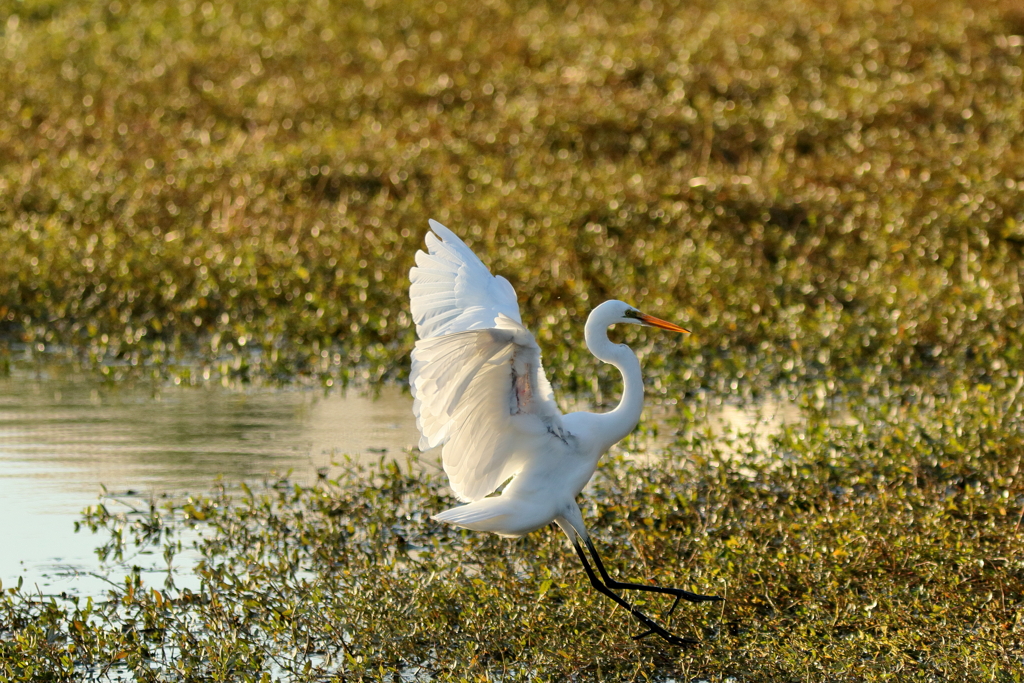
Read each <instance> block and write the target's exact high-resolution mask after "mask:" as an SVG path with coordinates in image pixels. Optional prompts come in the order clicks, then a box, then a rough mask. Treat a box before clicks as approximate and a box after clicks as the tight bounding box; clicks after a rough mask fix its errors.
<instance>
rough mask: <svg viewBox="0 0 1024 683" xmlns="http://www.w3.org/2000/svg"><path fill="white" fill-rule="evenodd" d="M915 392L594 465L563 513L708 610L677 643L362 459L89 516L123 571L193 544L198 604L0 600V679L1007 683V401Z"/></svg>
mask: <svg viewBox="0 0 1024 683" xmlns="http://www.w3.org/2000/svg"><path fill="white" fill-rule="evenodd" d="M917 389H918V391H917V394H916V399H915V400H906V401H903V402H894V403H884V404H880V403H876V405H875V406H874V407H870V404H869V403H867V402H860V403H858V404H857V407H856V408H854V409H853V410H852V412H851V414H849V415H847V416H846V418H845V419H844V420H843V421H842V422H841V423H839V422H835V421H830V420H829V419H828V418H829V415H828V414H826V413H825V412H816V411H814V409H813V408H811V407H809V410H810V415H811V417H810V419H809V421H808V423H807V424H802V425H800V426H799V427H797V428H790V429H787V430H784V431H783V432H782V433H781V434H779V435H778V436H777V437H775V438H774V439H772V440H771V442H770V443H768V444H765V445H764V446H758V445H757V444H756V443H753V442H748V441H747V440H745V439H743V438H729V437H713V436H712V435H711V432H710V429H709V428H708V423H707V421H706V420H707V417H708V415H707V411H706V410H701V409H698V410H697V411H696V414H692V415H690V416H688V417H687V418H686V419H685V422H684V424H685V425H686V427H687V429H686V432H685V433H684V434H682V435H681V436H680V437H679V438H678V439H677V441H676V443H675V444H674V447H673V451H674V452H675V453H677V454H679V455H677V456H674V457H670V458H669V459H667V461H665V462H659V463H658V465H657V467H654V468H650V469H646V468H640V467H637V466H635V465H631V464H629V463H628V462H625V461H623V460H621V459H620V460H617V461H612V462H611V463H608V464H606V466H604V467H602V468H601V469H600V470H599V473H598V475H597V476H596V478H595V482H594V486H593V488H592V490H590V491H588V494H587V497H586V500H587V505H586V507H585V508H584V513H585V514H586V515H587V517H588V518H589V519H590V520H591V525H592V528H593V529H594V531H595V535H596V538H597V539H598V543H601V544H602V545H603V546H604V549H605V553H604V554H605V556H606V557H607V558H608V560H609V561H610V563H611V565H612V566H613V567H614V569H613V571H617V572H619V573H620V574H621V575H623V576H626V577H629V578H640V579H643V580H647V581H658V582H660V583H663V584H670V585H680V586H684V587H690V588H693V589H696V590H700V591H707V592H715V593H719V594H721V595H723V596H725V597H726V598H727V600H726V601H725V602H724V603H721V604H720V605H712V606H708V605H701V606H694V605H688V604H684V605H682V606H681V607H680V608H679V609H678V610H677V614H676V615H675V616H674V621H673V622H672V627H673V628H674V629H676V630H677V631H678V632H680V633H682V634H687V635H692V636H696V637H698V638H700V639H701V640H702V644H701V645H700V646H699V647H697V648H692V649H679V648H673V647H670V646H666V645H665V644H664V643H662V642H661V641H658V640H656V639H649V640H644V641H640V642H639V643H637V642H634V641H633V640H631V639H630V635H631V634H632V633H636V632H638V630H639V629H638V628H637V626H636V624H634V623H633V622H632V621H631V619H630V617H629V616H628V615H627V614H625V613H624V612H622V611H621V610H618V609H615V608H614V606H613V605H612V604H611V603H610V601H608V600H607V599H605V598H603V597H602V596H600V595H599V594H597V593H596V592H595V591H593V590H591V589H590V587H589V584H588V583H587V581H586V577H585V576H584V574H583V572H582V570H581V568H580V567H579V564H578V561H577V560H576V558H575V555H574V554H573V552H572V551H571V549H570V548H569V547H568V544H567V543H566V541H565V539H564V537H563V536H562V535H561V532H560V531H558V530H557V529H556V528H554V527H551V528H549V529H547V530H544V531H541V532H537V533H534V534H532V535H530V536H528V537H526V538H524V539H521V540H519V541H515V542H512V541H506V540H502V539H500V538H497V537H495V536H492V535H487V534H478V533H469V532H461V531H459V530H456V529H454V528H452V527H449V526H444V525H441V524H439V523H437V522H433V521H431V520H430V519H429V518H428V514H429V513H430V512H433V511H437V510H440V509H444V508H446V507H448V506H450V505H452V504H453V503H454V502H455V501H454V500H453V499H451V498H450V496H449V495H447V494H446V493H445V492H446V489H445V488H444V487H443V481H442V480H440V479H439V478H438V477H437V476H427V475H425V474H422V473H416V474H414V473H412V472H409V471H405V470H404V469H399V468H398V467H395V466H383V467H378V468H373V469H372V470H371V471H370V472H365V471H358V470H356V469H354V468H352V469H346V470H344V471H343V473H342V474H341V476H339V477H338V478H337V479H335V480H331V481H324V482H322V483H321V484H320V485H317V486H314V487H299V486H292V485H289V484H288V483H287V482H273V483H271V484H270V485H267V486H265V487H264V488H262V489H257V490H250V489H248V488H247V487H243V488H241V489H238V490H222V491H219V492H217V493H215V494H213V495H211V496H209V497H197V498H192V499H189V500H187V501H181V502H180V503H178V504H176V505H174V506H171V507H168V508H166V509H154V510H149V511H147V510H146V509H145V506H143V507H142V510H141V511H139V512H131V511H128V512H126V513H120V514H117V512H118V511H117V509H116V508H114V507H113V503H112V502H111V501H107V503H106V506H97V507H95V508H93V509H91V510H90V511H88V513H87V515H86V522H87V523H88V525H90V526H92V527H93V528H94V529H101V530H104V531H106V532H112V533H110V539H111V540H110V542H109V543H107V544H106V545H105V546H104V547H103V548H102V549H101V552H102V553H103V554H105V555H107V556H109V557H111V558H113V557H115V556H118V555H120V556H122V557H124V558H126V562H127V564H128V566H131V564H132V563H133V562H138V561H140V559H142V556H139V555H137V554H135V552H134V550H133V547H134V545H136V544H140V545H142V546H144V547H145V546H147V545H152V546H155V551H156V552H155V553H154V555H152V556H151V557H154V558H158V557H159V556H160V554H159V551H160V548H161V547H163V548H164V558H165V559H166V560H167V562H168V565H169V566H177V567H178V569H179V571H180V570H181V567H180V564H179V563H177V562H176V561H175V559H174V558H175V555H176V553H177V552H178V550H179V549H180V534H181V530H182V527H183V526H194V527H197V528H199V529H201V530H202V533H201V538H202V541H201V542H200V544H199V547H200V549H201V554H202V560H201V562H200V564H199V566H198V570H197V572H198V575H199V576H200V577H201V580H202V585H201V588H199V589H197V590H192V591H190V590H178V589H177V588H175V583H174V581H175V574H173V573H168V575H167V580H166V584H165V585H159V586H153V585H145V584H144V583H142V581H141V580H140V579H139V577H138V575H134V576H129V578H128V580H127V581H126V582H125V585H124V586H122V587H120V588H119V589H117V590H114V591H111V593H110V595H109V596H108V598H107V600H106V601H103V602H99V601H89V602H88V603H87V602H86V601H85V600H84V599H80V598H75V599H60V598H40V597H39V596H33V595H31V594H30V593H26V592H18V591H10V592H7V593H6V594H4V595H3V597H2V598H0V624H7V626H6V628H8V629H11V630H12V632H13V635H12V636H10V637H8V638H6V639H4V640H0V677H4V678H6V679H7V680H46V677H49V680H67V679H69V678H71V677H72V673H73V672H74V671H77V672H78V674H79V675H81V674H82V672H83V671H87V672H93V673H96V672H99V671H102V670H105V668H106V667H108V666H109V667H112V670H113V671H114V672H120V671H123V670H126V669H127V670H130V671H131V672H133V673H134V675H135V676H136V677H137V678H138V679H140V680H144V681H145V680H153V681H157V680H186V681H187V680H260V676H261V675H262V674H263V672H268V673H272V674H273V675H275V676H280V677H287V678H289V679H292V680H311V681H319V680H329V679H330V680H395V681H397V680H399V677H400V676H406V677H410V678H405V679H403V680H487V679H491V680H504V681H519V680H522V681H533V680H550V681H564V680H572V679H573V677H575V678H576V679H578V680H609V681H621V680H667V679H669V678H674V679H675V680H686V681H690V680H708V681H726V680H749V681H769V680H771V681H792V680H798V681H826V680H827V681H836V680H851V681H853V680H856V681H881V680H900V681H947V680H971V681H1021V680H1024V637H1022V636H1024V617H1022V614H1024V611H1022V606H1024V605H1022V597H1024V553H1022V552H1021V543H1020V525H1021V518H1022V514H1024V489H1022V486H1021V482H1020V480H1021V477H1020V471H1019V469H1020V465H1021V459H1022V456H1024V434H1022V433H1021V431H1020V430H1019V425H1020V424H1021V421H1022V413H1024V410H1022V409H1021V406H1020V402H1018V401H1016V400H1015V399H1016V398H1017V396H1018V393H1019V392H1020V389H1021V387H1020V385H1017V386H1015V387H1010V388H1008V389H1009V391H1003V390H999V391H997V390H996V389H995V388H990V387H966V386H946V387H938V386H928V387H925V386H922V387H918V388H917ZM1000 389H1004V388H1000ZM903 398H904V399H908V398H909V397H907V396H904V397H903ZM806 399H807V402H808V403H811V402H813V400H814V399H813V396H808V397H806ZM1008 423H1012V424H1014V425H1016V426H1017V427H1018V429H1016V430H1015V435H1014V436H1013V438H1011V439H1007V438H1006V437H1007V432H1006V425H1007V424H1008ZM675 426H677V427H678V426H679V425H678V424H677V425H675ZM108 506H109V507H108ZM157 563H158V564H159V563H160V562H159V560H158V561H157ZM647 599H648V600H651V598H647ZM646 607H647V609H649V610H651V611H658V610H661V611H664V610H665V609H667V607H668V603H667V602H666V603H662V602H649V603H647V605H646ZM30 667H33V668H30ZM335 675H336V676H338V678H337V679H332V678H331V676H335Z"/></svg>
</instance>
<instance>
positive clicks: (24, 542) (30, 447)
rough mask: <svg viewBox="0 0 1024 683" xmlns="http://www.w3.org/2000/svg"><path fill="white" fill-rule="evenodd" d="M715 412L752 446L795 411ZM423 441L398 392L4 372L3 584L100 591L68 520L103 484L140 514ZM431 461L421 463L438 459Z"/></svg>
mask: <svg viewBox="0 0 1024 683" xmlns="http://www.w3.org/2000/svg"><path fill="white" fill-rule="evenodd" d="M563 408H566V409H568V408H570V406H568V405H566V406H563ZM571 409H589V407H588V406H585V405H574V406H572V408H571ZM665 409H666V406H661V408H659V407H658V406H649V407H648V410H647V412H646V419H648V420H653V421H654V422H659V421H660V419H661V417H663V416H664V415H663V413H665ZM669 412H674V410H672V409H669ZM711 412H712V414H709V415H708V416H707V417H708V419H709V423H710V424H711V425H712V427H713V429H714V431H716V432H719V433H721V432H723V431H727V430H728V431H733V432H739V433H751V434H755V435H756V436H757V437H758V439H759V440H763V439H765V438H766V435H767V434H769V433H771V432H773V431H775V430H777V429H778V428H779V427H780V426H781V425H782V424H784V423H787V422H793V421H797V420H799V411H798V410H797V409H796V407H795V406H794V405H792V404H786V403H778V402H768V403H762V404H759V405H758V406H752V407H751V406H748V407H746V408H742V407H734V406H729V405H719V406H718V407H717V408H714V409H713V410H712V411H711ZM660 414H662V415H661V416H660V417H659V415H660ZM656 431H657V430H656ZM660 434H661V436H654V437H650V438H642V437H640V436H639V434H636V435H634V437H632V439H631V444H632V447H633V448H636V449H637V450H636V452H635V453H632V455H637V456H640V457H641V458H642V459H644V460H650V459H652V458H653V459H656V458H658V457H659V455H660V453H662V452H663V451H664V448H666V447H668V446H669V444H670V443H671V442H672V440H673V435H672V433H671V432H670V430H661V431H660ZM418 439H419V434H418V432H417V430H416V423H415V420H414V418H413V415H412V398H411V396H409V394H408V393H406V392H403V391H402V390H401V389H400V388H397V387H386V388H384V389H383V390H382V391H381V393H380V396H379V397H378V398H375V399H372V398H369V397H367V396H365V395H361V394H359V393H357V392H349V393H348V394H342V393H339V392H333V393H327V394H325V393H324V392H323V391H315V390H308V389H306V390H302V389H279V388H256V389H247V390H238V389H235V390H232V389H225V388H221V387H215V386H203V387H179V386H175V385H159V386H154V385H138V384H136V385H129V384H124V383H121V384H116V385H110V384H103V383H101V382H98V381H96V380H95V379H92V378H87V377H74V376H67V375H63V374H60V373H49V374H47V373H39V372H30V371H25V370H15V371H14V372H13V373H12V375H11V376H10V377H6V378H0V520H2V523H0V581H2V582H3V585H4V586H11V585H12V584H14V583H16V581H17V579H18V577H23V578H24V580H25V583H26V587H27V588H28V589H32V590H35V589H38V591H39V592H41V593H43V594H54V593H59V592H61V591H68V592H74V593H78V594H92V595H96V594H99V593H101V592H102V591H103V589H104V587H105V584H104V580H103V579H102V578H100V576H103V572H102V570H101V567H100V565H99V562H98V560H97V558H96V556H95V553H94V548H95V547H96V546H98V545H99V544H101V543H102V542H104V541H105V540H106V538H105V537H101V536H96V535H93V534H91V533H89V532H88V531H82V532H80V533H75V531H74V523H75V521H76V520H78V519H79V518H80V513H81V511H82V510H83V509H84V508H86V507H88V506H90V505H95V504H96V503H97V502H98V501H99V499H100V496H101V494H102V493H103V491H104V487H105V489H106V491H107V492H109V493H110V494H111V495H112V496H113V497H114V498H115V500H113V501H108V507H109V508H111V509H112V511H115V510H117V511H123V508H120V509H119V508H118V500H123V499H125V498H128V499H130V500H132V501H135V504H137V505H138V504H141V505H143V509H144V507H145V501H146V499H147V498H150V499H159V498H160V497H162V496H166V495H180V494H183V493H186V492H199V493H203V492H207V491H209V490H210V489H211V488H212V487H213V486H214V485H215V484H216V483H217V481H218V480H221V481H223V482H225V483H228V484H236V483H239V482H242V481H246V482H255V481H259V480H261V479H263V478H266V477H270V476H278V475H282V474H285V473H288V474H289V478H290V479H291V480H293V481H296V482H300V483H311V482H312V481H313V480H315V478H316V476H317V471H318V470H319V469H321V468H328V469H329V468H330V466H331V465H332V463H334V462H341V461H343V460H344V458H345V456H349V457H351V458H354V459H357V460H363V461H370V460H377V459H379V458H381V457H386V458H395V459H398V460H400V461H403V462H404V461H405V458H406V457H407V453H408V452H409V451H410V450H413V449H414V447H415V445H416V443H417V441H418ZM621 447H622V446H620V448H621ZM437 456H438V454H437V453H433V454H428V455H427V456H426V457H425V458H424V459H423V460H422V461H421V463H420V466H421V467H437V466H438V465H437V464H436V458H437ZM741 464H742V463H739V462H737V466H741ZM125 494H128V495H125ZM139 499H142V500H141V501H140V500H139ZM156 502H157V503H158V504H159V500H157V501H156ZM154 559H155V558H154ZM183 559H184V558H183ZM152 570H153V571H156V570H157V568H156V567H153V568H152ZM111 578H116V577H111Z"/></svg>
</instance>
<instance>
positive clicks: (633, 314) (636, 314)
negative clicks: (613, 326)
mask: <svg viewBox="0 0 1024 683" xmlns="http://www.w3.org/2000/svg"><path fill="white" fill-rule="evenodd" d="M622 317H623V318H633V319H634V320H639V319H640V311H638V310H636V309H635V308H627V309H626V312H625V313H623V314H622Z"/></svg>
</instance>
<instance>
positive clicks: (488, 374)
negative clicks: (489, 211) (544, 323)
mask: <svg viewBox="0 0 1024 683" xmlns="http://www.w3.org/2000/svg"><path fill="white" fill-rule="evenodd" d="M430 225H431V228H433V230H434V232H435V233H437V234H438V235H439V236H440V237H441V238H443V241H441V240H439V239H437V238H436V237H434V235H431V234H428V236H427V246H428V248H429V249H430V253H429V254H425V253H423V252H418V253H417V254H416V263H417V267H415V268H413V269H412V272H411V273H410V279H411V281H412V288H411V292H410V293H411V297H412V310H413V318H414V320H415V321H416V326H417V332H418V333H419V336H420V340H419V341H418V342H416V347H415V348H414V349H413V353H412V372H411V375H410V379H409V381H410V384H411V385H412V392H413V397H414V398H415V401H414V404H413V410H414V412H415V413H416V423H417V426H418V427H419V429H420V434H421V435H422V436H421V438H420V449H422V450H427V449H429V448H433V447H435V446H438V445H441V444H444V450H443V451H442V459H443V461H444V468H445V472H447V474H448V479H449V482H450V483H451V487H452V490H454V491H455V493H456V495H458V496H459V497H460V498H461V499H463V500H469V501H472V500H478V499H480V498H483V497H484V496H486V495H487V494H489V493H491V492H492V491H494V490H495V489H496V488H497V487H498V486H500V485H501V483H502V482H504V481H505V480H506V479H508V478H509V477H511V476H513V475H514V474H516V473H517V472H518V471H519V470H520V469H522V467H523V466H524V465H525V464H526V463H527V462H529V461H530V459H532V458H535V457H538V456H543V455H544V454H545V453H548V452H550V451H551V450H553V449H560V448H567V447H568V442H569V439H571V436H570V435H569V434H568V433H567V432H566V431H565V429H564V427H563V425H562V414H561V412H560V411H559V410H558V407H557V405H556V404H555V401H554V397H553V395H552V392H551V385H550V383H548V380H547V378H546V377H545V376H544V369H543V367H542V365H541V360H540V347H538V346H537V342H536V341H535V340H534V338H533V335H532V334H530V331H529V330H527V329H526V328H525V327H523V325H522V323H521V322H520V320H519V306H518V304H517V303H516V297H515V291H514V290H513V289H512V286H511V285H510V284H509V283H508V281H507V280H505V279H504V278H496V277H494V276H492V275H491V274H490V272H489V271H488V270H487V267H486V266H484V264H483V263H481V262H480V260H479V259H478V258H477V257H476V256H475V255H474V254H473V252H472V251H470V250H469V247H467V246H466V245H465V244H463V242H462V241H461V240H460V239H459V238H458V237H456V236H455V235H454V233H452V232H451V231H449V230H448V229H447V228H445V227H444V226H442V225H441V224H439V223H436V222H434V221H431V224H430Z"/></svg>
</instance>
